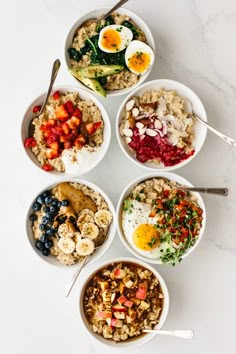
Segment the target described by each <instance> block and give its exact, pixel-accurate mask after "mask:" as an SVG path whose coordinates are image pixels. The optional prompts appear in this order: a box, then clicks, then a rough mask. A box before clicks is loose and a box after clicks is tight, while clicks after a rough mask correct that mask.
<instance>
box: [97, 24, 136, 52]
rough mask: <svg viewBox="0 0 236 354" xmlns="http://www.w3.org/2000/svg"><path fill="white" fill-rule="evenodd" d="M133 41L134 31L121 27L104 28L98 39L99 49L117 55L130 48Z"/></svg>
mask: <svg viewBox="0 0 236 354" xmlns="http://www.w3.org/2000/svg"><path fill="white" fill-rule="evenodd" d="M132 39H133V33H132V31H131V30H130V29H129V28H127V27H125V26H121V25H110V26H106V27H104V28H103V29H102V30H101V32H100V34H99V39H98V46H99V48H100V49H101V50H102V51H103V52H106V53H117V52H120V51H121V50H123V49H125V48H127V47H128V45H129V44H130V42H131V41H132Z"/></svg>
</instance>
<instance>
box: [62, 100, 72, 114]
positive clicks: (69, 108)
mask: <svg viewBox="0 0 236 354" xmlns="http://www.w3.org/2000/svg"><path fill="white" fill-rule="evenodd" d="M64 105H65V108H66V110H67V112H68V113H70V114H73V113H74V105H73V103H72V102H71V101H67V102H66V103H64Z"/></svg>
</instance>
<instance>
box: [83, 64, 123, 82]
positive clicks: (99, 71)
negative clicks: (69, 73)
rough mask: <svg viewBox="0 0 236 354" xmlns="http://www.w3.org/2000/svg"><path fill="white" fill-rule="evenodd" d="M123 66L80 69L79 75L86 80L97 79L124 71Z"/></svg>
mask: <svg viewBox="0 0 236 354" xmlns="http://www.w3.org/2000/svg"><path fill="white" fill-rule="evenodd" d="M123 69H124V67H123V66H122V65H90V66H87V67H85V68H80V70H79V73H80V75H81V76H82V77H84V78H89V79H97V78H98V77H104V76H108V75H114V74H117V73H119V72H120V71H122V70H123Z"/></svg>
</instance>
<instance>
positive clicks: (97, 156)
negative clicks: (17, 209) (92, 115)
mask: <svg viewBox="0 0 236 354" xmlns="http://www.w3.org/2000/svg"><path fill="white" fill-rule="evenodd" d="M57 90H59V91H61V92H65V91H69V92H78V93H79V96H80V98H81V99H84V100H91V101H93V102H94V103H95V104H96V106H97V107H98V108H99V109H100V111H101V114H102V119H103V122H104V131H103V139H104V140H103V143H102V144H101V146H100V147H99V149H98V150H97V151H96V152H93V154H94V155H93V159H92V160H91V161H90V163H86V161H85V164H84V165H83V164H81V165H80V166H78V168H77V169H76V171H68V172H66V171H65V172H57V171H55V170H52V171H50V172H45V171H44V170H43V169H42V166H41V165H40V163H39V162H38V160H37V158H36V156H35V155H34V153H33V152H32V151H31V149H26V148H25V147H24V141H25V139H26V138H28V130H29V123H30V121H31V119H32V117H33V113H32V109H33V107H34V106H37V105H42V103H43V101H44V98H45V96H46V93H43V94H41V95H40V96H38V97H37V98H36V99H35V100H34V101H33V102H32V103H31V104H30V105H29V107H28V109H27V111H26V112H25V114H24V118H23V121H22V125H21V140H22V146H23V149H24V151H25V153H26V154H27V156H28V157H29V158H30V160H31V161H32V162H33V164H34V165H35V166H36V167H38V168H39V170H41V171H43V173H50V174H53V175H55V176H58V177H63V178H66V177H77V176H80V175H82V174H84V173H88V172H89V171H91V170H92V169H93V168H95V167H96V166H97V165H98V164H99V162H101V161H102V159H103V157H104V156H105V154H106V152H107V150H108V147H109V145H110V140H111V124H110V119H109V116H108V114H107V112H106V110H105V108H104V107H103V105H102V104H101V103H100V102H99V100H98V99H97V98H96V97H94V96H93V95H92V94H91V93H90V92H87V91H85V90H83V89H78V87H74V86H57V87H54V88H53V91H52V93H53V92H55V91H57ZM80 167H81V168H80Z"/></svg>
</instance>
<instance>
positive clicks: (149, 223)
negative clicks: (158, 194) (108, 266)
mask: <svg viewBox="0 0 236 354" xmlns="http://www.w3.org/2000/svg"><path fill="white" fill-rule="evenodd" d="M131 204H132V209H131V210H130V212H125V211H123V213H122V229H123V233H124V236H125V238H126V240H127V242H128V243H129V244H130V246H131V247H132V248H133V249H134V250H135V251H136V252H138V253H139V254H141V255H142V256H145V257H147V258H160V256H161V252H160V247H159V246H160V234H159V232H158V230H157V228H156V225H157V219H156V217H150V216H149V215H150V213H151V211H152V206H151V205H150V204H147V203H142V202H139V201H137V200H131Z"/></svg>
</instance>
